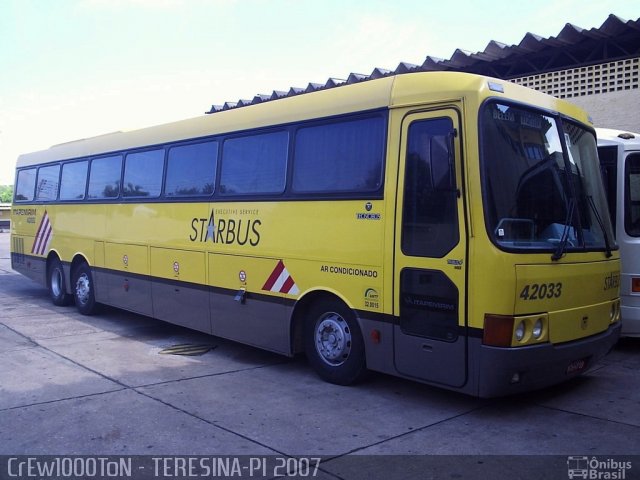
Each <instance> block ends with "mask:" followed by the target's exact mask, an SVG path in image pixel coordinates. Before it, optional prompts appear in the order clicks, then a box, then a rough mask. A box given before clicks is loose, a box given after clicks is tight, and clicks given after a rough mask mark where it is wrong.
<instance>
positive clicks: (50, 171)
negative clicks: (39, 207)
mask: <svg viewBox="0 0 640 480" xmlns="http://www.w3.org/2000/svg"><path fill="white" fill-rule="evenodd" d="M59 179H60V165H50V166H48V167H40V168H39V169H38V181H37V183H36V184H37V187H36V201H39V202H50V201H52V200H55V199H56V198H58V182H59Z"/></svg>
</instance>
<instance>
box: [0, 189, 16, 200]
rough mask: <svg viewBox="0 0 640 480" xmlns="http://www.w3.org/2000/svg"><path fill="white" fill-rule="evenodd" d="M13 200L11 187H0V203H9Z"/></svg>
mask: <svg viewBox="0 0 640 480" xmlns="http://www.w3.org/2000/svg"><path fill="white" fill-rule="evenodd" d="M12 199H13V185H0V203H11V200H12Z"/></svg>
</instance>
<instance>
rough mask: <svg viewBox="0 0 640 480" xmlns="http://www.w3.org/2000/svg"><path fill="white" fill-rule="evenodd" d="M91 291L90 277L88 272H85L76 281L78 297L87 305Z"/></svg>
mask: <svg viewBox="0 0 640 480" xmlns="http://www.w3.org/2000/svg"><path fill="white" fill-rule="evenodd" d="M90 292H91V285H90V283H89V277H88V276H87V274H86V273H83V274H82V275H80V276H79V277H78V280H77V281H76V298H77V299H78V301H79V302H80V303H82V304H83V305H85V304H86V303H87V302H88V301H89V293H90Z"/></svg>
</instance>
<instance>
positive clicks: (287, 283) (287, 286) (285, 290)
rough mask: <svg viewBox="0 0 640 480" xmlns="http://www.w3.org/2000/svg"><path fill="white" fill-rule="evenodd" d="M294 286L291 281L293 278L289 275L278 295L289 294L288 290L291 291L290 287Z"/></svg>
mask: <svg viewBox="0 0 640 480" xmlns="http://www.w3.org/2000/svg"><path fill="white" fill-rule="evenodd" d="M295 284H296V282H294V281H293V277H291V275H289V276H288V277H287V279H286V280H285V282H284V285H282V288H281V289H280V293H289V290H291V287H293V286H294V285H295Z"/></svg>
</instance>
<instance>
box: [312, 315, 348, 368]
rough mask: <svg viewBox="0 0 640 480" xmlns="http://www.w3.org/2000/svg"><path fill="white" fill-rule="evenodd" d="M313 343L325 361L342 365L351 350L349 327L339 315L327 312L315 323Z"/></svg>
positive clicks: (333, 364) (334, 365)
mask: <svg viewBox="0 0 640 480" xmlns="http://www.w3.org/2000/svg"><path fill="white" fill-rule="evenodd" d="M315 343H316V350H317V351H318V354H320V358H322V360H324V362H325V363H327V364H329V365H331V366H332V367H336V366H339V365H342V364H343V363H344V362H345V361H346V360H347V358H348V357H349V353H350V352H351V329H350V328H349V325H348V324H347V322H346V321H345V319H344V318H342V317H341V316H340V315H338V314H337V313H327V314H326V315H324V316H322V317H321V318H320V319H319V320H318V322H317V324H316V331H315Z"/></svg>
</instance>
